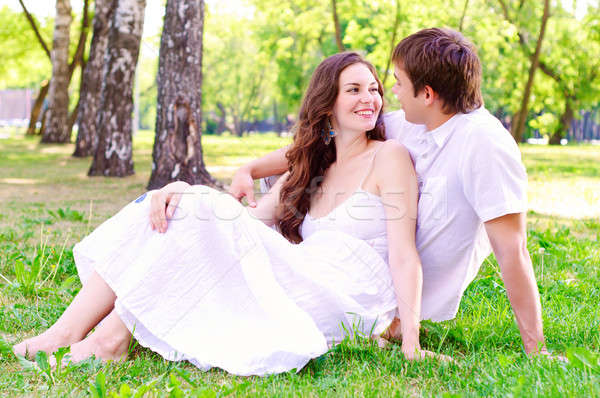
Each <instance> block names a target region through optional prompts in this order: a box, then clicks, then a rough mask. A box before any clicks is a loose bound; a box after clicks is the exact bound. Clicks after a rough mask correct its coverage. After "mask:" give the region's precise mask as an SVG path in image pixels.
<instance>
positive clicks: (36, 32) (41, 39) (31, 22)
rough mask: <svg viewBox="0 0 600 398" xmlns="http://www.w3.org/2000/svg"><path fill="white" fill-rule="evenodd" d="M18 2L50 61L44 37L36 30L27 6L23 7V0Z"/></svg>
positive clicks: (50, 56) (50, 57)
mask: <svg viewBox="0 0 600 398" xmlns="http://www.w3.org/2000/svg"><path fill="white" fill-rule="evenodd" d="M19 3H20V4H21V7H22V8H23V12H24V13H25V17H27V20H28V21H29V24H30V25H31V28H32V29H33V31H34V32H35V35H36V36H37V39H38V42H39V43H40V45H41V46H42V48H43V49H44V51H45V52H46V55H47V56H48V58H49V59H50V61H52V55H50V50H48V46H47V45H46V42H45V41H44V38H43V37H42V35H40V31H39V30H38V28H37V25H36V24H35V21H34V19H33V17H32V16H31V14H30V13H29V11H28V10H27V7H25V4H24V3H23V0H19Z"/></svg>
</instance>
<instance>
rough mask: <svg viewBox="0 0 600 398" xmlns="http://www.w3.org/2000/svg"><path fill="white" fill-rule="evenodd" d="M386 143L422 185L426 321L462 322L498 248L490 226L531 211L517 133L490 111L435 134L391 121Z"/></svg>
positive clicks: (392, 116)
mask: <svg viewBox="0 0 600 398" xmlns="http://www.w3.org/2000/svg"><path fill="white" fill-rule="evenodd" d="M384 120H385V127H386V135H387V137H388V138H393V139H397V140H398V141H400V142H401V143H402V144H403V145H405V146H406V148H407V149H408V151H409V152H410V154H411V157H412V159H413V162H414V164H415V169H416V171H417V178H418V182H419V205H418V209H419V210H418V215H417V237H416V243H417V250H418V251H419V255H420V258H421V263H422V265H423V302H422V311H421V319H431V320H433V321H443V320H447V319H452V318H454V317H455V316H456V313H457V311H458V306H459V304H460V299H461V297H462V295H463V293H464V291H465V289H466V288H467V286H468V285H469V283H471V281H473V279H474V278H475V275H476V274H477V272H478V270H479V267H480V266H481V263H482V262H483V260H485V258H486V257H487V256H488V255H489V254H490V252H491V247H490V244H489V240H488V238H487V234H486V232H485V228H484V225H483V223H484V222H485V221H489V220H491V219H494V218H496V217H500V216H503V215H506V214H511V213H521V212H525V211H527V174H526V172H525V167H524V166H523V164H522V163H521V154H520V152H519V148H518V147H517V145H516V143H515V141H514V139H513V138H512V137H511V135H510V133H509V132H508V131H507V130H506V129H505V128H504V127H503V126H502V124H501V123H500V121H498V119H496V118H495V117H494V116H492V115H491V114H490V113H489V112H488V111H487V110H486V109H484V108H483V107H482V108H480V109H478V110H476V111H473V112H471V113H468V114H462V113H459V114H457V115H454V116H453V117H452V118H451V119H450V120H448V121H447V122H446V123H444V124H443V125H442V126H440V127H438V128H437V129H435V130H432V131H429V132H428V131H426V130H425V127H424V126H422V125H415V124H412V123H409V122H407V121H406V119H405V117H404V111H402V110H400V111H396V112H391V113H388V114H386V115H385V118H384Z"/></svg>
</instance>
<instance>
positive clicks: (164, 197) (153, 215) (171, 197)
mask: <svg viewBox="0 0 600 398" xmlns="http://www.w3.org/2000/svg"><path fill="white" fill-rule="evenodd" d="M189 186H190V184H188V183H187V182H184V181H176V182H172V183H171V184H168V185H165V186H164V187H162V188H161V189H160V190H158V191H156V192H154V194H153V195H152V199H151V201H150V227H151V228H152V230H153V231H158V232H160V233H164V232H166V231H167V219H170V218H172V217H173V214H174V213H175V209H177V205H178V204H179V201H180V200H181V195H182V194H183V192H184V191H185V190H186V189H187V188H188V187H189Z"/></svg>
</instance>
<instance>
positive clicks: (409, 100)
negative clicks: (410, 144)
mask: <svg viewBox="0 0 600 398" xmlns="http://www.w3.org/2000/svg"><path fill="white" fill-rule="evenodd" d="M394 77H395V78H396V84H394V86H393V87H392V92H393V93H394V95H395V96H396V98H398V101H400V105H402V109H403V110H404V114H405V117H406V120H407V121H409V122H411V123H415V124H424V123H425V118H424V114H425V112H426V106H425V104H424V103H423V98H422V97H423V96H424V93H423V90H421V91H420V92H419V93H418V94H417V96H416V97H415V90H414V86H413V84H412V82H411V81H410V78H409V77H408V75H407V74H406V72H405V71H404V69H402V68H401V67H399V66H398V65H394Z"/></svg>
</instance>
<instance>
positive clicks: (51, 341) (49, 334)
mask: <svg viewBox="0 0 600 398" xmlns="http://www.w3.org/2000/svg"><path fill="white" fill-rule="evenodd" d="M81 339H82V336H75V335H74V334H73V333H72V332H70V331H69V330H67V329H62V328H59V327H51V328H50V329H48V330H46V331H45V332H44V333H42V334H40V335H37V336H35V337H31V338H29V339H26V340H24V341H22V342H21V343H19V344H17V345H15V346H14V347H13V352H14V353H15V354H16V355H20V356H23V357H25V358H28V359H33V358H34V357H35V354H37V352H38V351H44V352H46V353H47V354H52V353H53V352H55V351H56V350H58V349H59V348H60V347H68V346H70V345H71V344H73V343H76V342H78V341H80V340H81Z"/></svg>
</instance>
